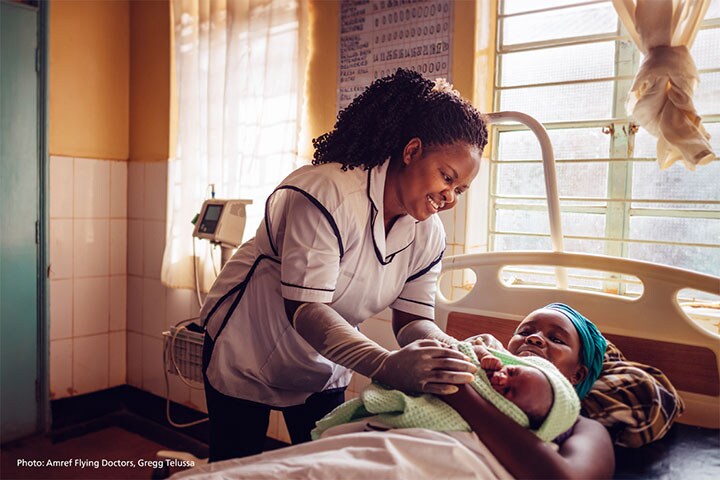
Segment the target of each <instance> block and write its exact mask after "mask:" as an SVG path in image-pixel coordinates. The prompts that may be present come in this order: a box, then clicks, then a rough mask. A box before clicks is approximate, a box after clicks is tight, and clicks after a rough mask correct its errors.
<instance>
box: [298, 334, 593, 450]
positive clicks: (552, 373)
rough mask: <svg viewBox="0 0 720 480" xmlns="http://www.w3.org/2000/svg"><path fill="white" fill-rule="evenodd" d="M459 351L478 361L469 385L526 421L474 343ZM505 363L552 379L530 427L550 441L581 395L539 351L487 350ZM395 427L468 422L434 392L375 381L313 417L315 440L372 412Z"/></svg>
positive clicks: (463, 426) (457, 427) (570, 419)
mask: <svg viewBox="0 0 720 480" xmlns="http://www.w3.org/2000/svg"><path fill="white" fill-rule="evenodd" d="M458 347H459V349H460V351H461V352H462V353H464V354H465V355H467V356H468V357H469V358H470V359H471V361H472V362H473V363H475V364H476V365H478V371H477V373H476V374H475V379H474V380H473V382H472V386H473V388H474V389H475V390H476V391H477V392H478V393H480V395H482V396H483V397H484V398H485V399H487V400H488V401H489V402H491V403H492V404H493V405H495V407H497V408H498V409H499V410H500V411H502V412H503V413H505V414H506V415H508V416H509V417H510V418H512V419H513V420H515V421H516V422H517V423H519V424H520V425H522V426H524V427H527V426H528V425H529V422H528V418H527V415H526V414H525V413H524V412H523V411H522V410H520V408H518V407H517V406H516V405H515V404H514V403H512V402H511V401H509V400H507V399H506V398H505V397H503V396H502V395H500V394H499V393H498V392H496V391H495V389H494V388H493V387H492V386H491V385H490V381H489V379H488V377H487V375H486V374H485V371H484V370H483V369H482V368H479V364H478V359H477V356H476V355H475V352H474V351H473V349H472V345H471V344H469V343H466V342H461V343H460V344H459V345H458ZM490 352H491V353H492V354H493V355H495V356H496V357H498V358H500V360H502V362H503V364H505V365H510V364H516V365H529V366H534V367H536V368H540V369H541V370H542V371H543V372H544V373H545V374H546V375H547V377H548V378H549V379H550V382H551V385H552V387H553V392H554V402H553V407H552V408H551V411H550V414H549V415H548V417H547V419H546V420H545V422H544V423H543V424H542V425H541V427H540V428H539V429H538V430H536V431H534V432H535V434H536V435H538V437H540V438H541V439H542V440H544V441H550V440H552V439H554V438H555V437H557V436H558V435H559V434H561V433H563V432H564V431H566V430H567V429H569V428H570V427H571V426H572V425H573V423H574V422H575V420H576V419H577V415H578V413H579V411H580V401H579V400H578V398H577V395H576V394H575V390H574V388H573V387H572V385H570V382H568V381H567V379H565V377H563V376H562V374H560V372H559V371H558V370H557V369H556V368H555V367H554V366H553V365H552V364H551V363H550V362H548V361H546V360H544V359H542V358H537V357H523V358H522V359H521V358H518V357H515V356H513V355H510V354H508V353H504V352H501V351H498V350H490ZM375 415H377V416H378V419H379V420H380V421H381V422H382V423H384V424H386V425H388V426H390V427H394V428H427V429H430V430H436V431H443V432H447V431H465V432H469V431H470V426H469V425H468V424H467V422H465V420H463V418H462V417H461V416H460V414H458V413H457V412H456V411H455V410H454V409H453V408H452V407H450V406H449V405H448V404H447V403H445V402H443V401H442V400H440V398H438V397H436V396H435V395H430V394H421V395H410V394H406V393H403V392H401V391H399V390H391V389H388V388H385V387H383V386H382V385H379V384H377V383H371V384H370V385H368V386H367V387H366V388H365V390H363V392H362V393H361V394H360V396H359V397H357V398H354V399H352V400H350V401H348V402H345V403H344V404H342V405H340V406H339V407H337V408H336V409H334V410H333V411H332V412H330V413H329V414H327V415H326V416H325V417H324V418H322V419H320V420H319V421H318V422H317V425H316V427H315V429H314V430H313V431H312V432H311V435H312V438H313V440H316V439H318V438H320V436H321V435H322V433H323V432H325V431H326V430H327V429H329V428H331V427H334V426H336V425H341V424H344V423H349V422H353V421H357V420H361V419H363V418H366V417H370V416H375Z"/></svg>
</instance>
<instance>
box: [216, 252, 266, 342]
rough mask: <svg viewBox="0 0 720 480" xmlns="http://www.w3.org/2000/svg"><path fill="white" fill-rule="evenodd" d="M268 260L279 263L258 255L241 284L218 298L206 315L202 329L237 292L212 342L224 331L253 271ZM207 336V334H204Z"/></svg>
mask: <svg viewBox="0 0 720 480" xmlns="http://www.w3.org/2000/svg"><path fill="white" fill-rule="evenodd" d="M265 259H267V260H270V261H272V262H275V263H278V264H279V263H280V261H279V260H276V259H274V258H272V257H268V256H267V255H260V256H259V257H257V258H256V259H255V262H254V263H253V265H252V267H250V270H249V271H248V273H247V275H246V276H245V280H243V281H242V282H241V283H239V284H237V285H235V286H234V287H233V288H232V289H230V291H228V292H227V293H226V294H225V295H223V296H222V297H220V299H219V300H218V301H217V303H216V304H215V306H214V307H213V308H212V310H211V311H210V313H209V314H208V316H207V318H206V319H205V322H204V323H203V327H205V326H206V325H207V323H208V321H210V317H211V316H212V315H213V314H214V313H215V311H216V310H217V309H218V307H219V306H220V304H221V303H223V302H225V300H227V299H228V298H229V297H230V295H232V294H233V293H234V292H236V291H237V292H238V294H237V296H236V297H235V300H234V301H233V303H232V305H230V309H229V310H228V312H227V314H226V315H225V318H224V319H223V322H222V324H221V325H220V328H219V329H218V331H217V334H216V335H215V338H213V339H212V340H213V341H217V339H218V338H219V337H220V334H221V333H222V331H223V329H225V325H227V322H228V320H229V319H230V317H231V316H232V314H233V312H234V311H235V308H237V305H238V303H240V299H241V298H242V296H243V294H244V293H245V288H246V287H247V284H248V283H249V282H250V279H251V278H252V275H253V273H255V269H256V268H257V266H258V264H259V263H260V262H261V261H262V260H265ZM206 334H207V333H206Z"/></svg>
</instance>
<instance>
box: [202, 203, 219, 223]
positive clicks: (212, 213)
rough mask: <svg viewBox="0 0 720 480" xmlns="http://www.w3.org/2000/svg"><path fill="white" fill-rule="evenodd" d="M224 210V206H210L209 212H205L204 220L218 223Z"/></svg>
mask: <svg viewBox="0 0 720 480" xmlns="http://www.w3.org/2000/svg"><path fill="white" fill-rule="evenodd" d="M222 209H223V206H222V205H208V207H207V210H205V218H204V220H210V221H217V220H218V219H219V218H220V212H222Z"/></svg>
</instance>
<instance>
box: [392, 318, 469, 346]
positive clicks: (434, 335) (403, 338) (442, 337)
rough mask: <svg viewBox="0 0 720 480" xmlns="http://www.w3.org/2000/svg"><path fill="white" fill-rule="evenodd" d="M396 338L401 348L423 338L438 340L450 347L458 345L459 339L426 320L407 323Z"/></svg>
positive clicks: (421, 319) (420, 319)
mask: <svg viewBox="0 0 720 480" xmlns="http://www.w3.org/2000/svg"><path fill="white" fill-rule="evenodd" d="M396 338H397V341H398V344H399V345H400V346H401V347H404V346H405V345H407V344H409V343H412V342H414V341H415V340H420V339H423V338H427V339H430V340H437V341H439V342H441V343H444V344H445V345H449V346H452V345H455V344H457V343H458V341H457V339H455V338H453V337H451V336H450V335H448V334H447V333H445V332H443V331H442V330H441V329H440V327H438V326H437V324H436V323H435V322H433V321H432V320H428V319H425V318H419V319H416V320H412V321H410V322H408V323H406V324H405V325H404V326H403V327H401V328H400V330H399V331H398V332H397V335H396Z"/></svg>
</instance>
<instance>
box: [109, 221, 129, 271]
mask: <svg viewBox="0 0 720 480" xmlns="http://www.w3.org/2000/svg"><path fill="white" fill-rule="evenodd" d="M127 228H128V227H127V219H125V218H121V219H115V218H114V219H112V220H110V275H124V274H126V273H127V240H128V238H127V237H128V232H127Z"/></svg>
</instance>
